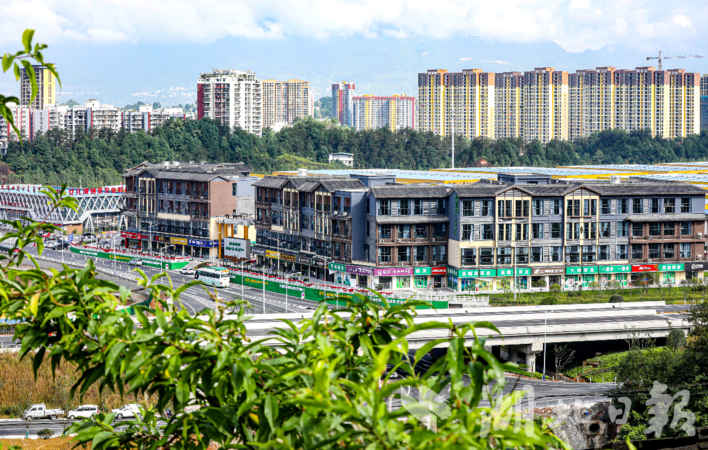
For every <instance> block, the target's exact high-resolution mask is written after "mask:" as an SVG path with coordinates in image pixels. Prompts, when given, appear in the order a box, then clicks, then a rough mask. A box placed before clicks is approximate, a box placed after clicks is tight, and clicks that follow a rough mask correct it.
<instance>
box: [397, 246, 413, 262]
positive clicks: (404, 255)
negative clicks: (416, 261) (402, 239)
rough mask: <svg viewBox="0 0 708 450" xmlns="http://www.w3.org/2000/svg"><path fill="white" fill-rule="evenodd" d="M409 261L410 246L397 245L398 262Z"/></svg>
mask: <svg viewBox="0 0 708 450" xmlns="http://www.w3.org/2000/svg"><path fill="white" fill-rule="evenodd" d="M410 261H411V248H410V247H408V246H405V247H398V262H410Z"/></svg>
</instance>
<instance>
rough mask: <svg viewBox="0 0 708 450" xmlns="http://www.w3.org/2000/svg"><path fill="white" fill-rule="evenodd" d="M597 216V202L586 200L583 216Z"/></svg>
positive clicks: (584, 201)
mask: <svg viewBox="0 0 708 450" xmlns="http://www.w3.org/2000/svg"><path fill="white" fill-rule="evenodd" d="M596 214H597V200H595V199H586V200H583V215H584V216H594V215H596Z"/></svg>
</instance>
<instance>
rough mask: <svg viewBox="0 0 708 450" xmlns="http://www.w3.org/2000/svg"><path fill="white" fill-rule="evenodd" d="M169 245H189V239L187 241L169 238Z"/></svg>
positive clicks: (185, 239)
mask: <svg viewBox="0 0 708 450" xmlns="http://www.w3.org/2000/svg"><path fill="white" fill-rule="evenodd" d="M170 244H181V245H189V239H187V238H176V237H171V238H170Z"/></svg>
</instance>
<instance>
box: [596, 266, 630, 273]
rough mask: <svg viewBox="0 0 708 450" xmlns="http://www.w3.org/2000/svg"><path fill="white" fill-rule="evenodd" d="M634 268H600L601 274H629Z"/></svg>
mask: <svg viewBox="0 0 708 450" xmlns="http://www.w3.org/2000/svg"><path fill="white" fill-rule="evenodd" d="M631 271H632V266H600V273H629V272H631Z"/></svg>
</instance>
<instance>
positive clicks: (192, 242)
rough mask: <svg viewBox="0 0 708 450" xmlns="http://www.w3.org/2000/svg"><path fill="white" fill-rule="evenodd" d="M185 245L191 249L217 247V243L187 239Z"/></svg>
mask: <svg viewBox="0 0 708 450" xmlns="http://www.w3.org/2000/svg"><path fill="white" fill-rule="evenodd" d="M187 245H190V246H192V247H206V248H212V247H218V245H219V241H204V240H201V239H188V240H187Z"/></svg>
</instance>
